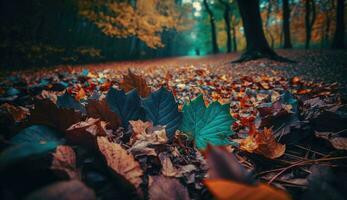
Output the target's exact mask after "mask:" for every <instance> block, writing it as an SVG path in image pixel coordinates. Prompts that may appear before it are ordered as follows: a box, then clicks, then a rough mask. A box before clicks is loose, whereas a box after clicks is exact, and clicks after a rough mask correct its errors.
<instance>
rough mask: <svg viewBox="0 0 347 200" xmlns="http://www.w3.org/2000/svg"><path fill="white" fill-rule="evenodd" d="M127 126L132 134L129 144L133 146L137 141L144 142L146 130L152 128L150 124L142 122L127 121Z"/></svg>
mask: <svg viewBox="0 0 347 200" xmlns="http://www.w3.org/2000/svg"><path fill="white" fill-rule="evenodd" d="M129 124H130V130H131V133H132V135H131V138H130V144H134V143H135V142H136V141H137V140H145V138H146V135H147V132H146V131H147V129H148V128H152V127H153V124H152V123H151V122H143V121H141V120H137V121H129Z"/></svg>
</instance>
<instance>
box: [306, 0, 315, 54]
mask: <svg viewBox="0 0 347 200" xmlns="http://www.w3.org/2000/svg"><path fill="white" fill-rule="evenodd" d="M315 20H316V5H315V2H314V0H305V31H306V34H305V36H306V41H305V48H306V49H308V48H309V47H310V41H311V37H312V27H313V24H314V22H315Z"/></svg>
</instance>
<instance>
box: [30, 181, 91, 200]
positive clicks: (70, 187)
mask: <svg viewBox="0 0 347 200" xmlns="http://www.w3.org/2000/svg"><path fill="white" fill-rule="evenodd" d="M25 199H27V200H37V199H47V200H54V199H66V200H95V199H96V196H95V193H94V191H93V190H92V189H90V188H89V187H87V186H86V185H85V184H84V183H82V182H81V181H79V180H70V181H60V182H57V183H53V184H51V185H48V186H46V187H43V188H41V189H39V190H37V191H35V192H33V193H31V194H29V195H28V196H27V197H26V198H25Z"/></svg>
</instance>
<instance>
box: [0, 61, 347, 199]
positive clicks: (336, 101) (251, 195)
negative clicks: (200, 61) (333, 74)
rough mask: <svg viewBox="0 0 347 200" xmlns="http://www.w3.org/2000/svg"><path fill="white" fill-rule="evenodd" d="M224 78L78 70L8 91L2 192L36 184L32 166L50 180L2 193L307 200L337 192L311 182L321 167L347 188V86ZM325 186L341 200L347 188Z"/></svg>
mask: <svg viewBox="0 0 347 200" xmlns="http://www.w3.org/2000/svg"><path fill="white" fill-rule="evenodd" d="M213 67H214V66H210V65H199V66H198V65H188V66H183V67H153V68H134V69H128V72H124V71H123V72H122V71H119V70H118V71H117V70H116V69H97V68H96V69H83V70H82V69H81V70H80V69H78V68H76V69H75V68H67V70H60V71H59V70H52V71H49V70H47V71H42V72H40V73H36V74H35V73H32V74H30V75H28V74H26V73H23V74H20V73H19V74H16V75H14V76H13V77H11V81H8V80H7V79H5V80H2V82H1V85H2V86H3V87H4V89H3V90H2V91H5V92H4V93H2V94H1V98H0V101H1V106H0V111H1V112H0V114H1V119H2V121H4V122H5V121H6V122H8V123H1V129H2V130H6V132H5V133H2V136H1V143H2V145H1V149H2V151H1V154H0V161H1V174H2V175H1V177H3V178H4V179H2V180H8V181H11V182H18V181H21V180H22V179H24V178H26V177H25V175H26V173H18V172H20V171H23V172H24V171H25V172H30V171H35V170H37V168H38V166H36V165H33V166H31V165H30V164H29V163H30V162H32V161H37V162H38V163H40V166H39V168H45V166H46V168H45V170H46V171H47V173H48V175H49V178H48V177H46V178H45V177H40V180H41V179H42V181H41V182H40V183H36V184H33V185H32V186H31V187H30V188H32V190H24V185H23V184H19V185H18V186H17V187H15V186H13V185H12V184H9V185H4V184H3V183H2V185H1V188H2V191H5V192H6V193H8V194H11V195H14V196H16V197H18V198H24V197H27V198H29V199H30V198H32V197H38V196H40V197H46V196H47V195H58V194H62V193H63V192H64V191H63V190H62V189H61V188H63V187H66V186H65V185H68V184H72V183H74V184H75V183H76V184H75V185H72V186H71V187H77V188H78V187H79V188H82V189H83V191H85V194H83V195H90V196H88V198H90V199H94V198H95V196H96V197H97V198H101V199H104V198H123V199H211V198H216V199H230V198H236V199H265V198H269V197H271V198H272V199H291V198H293V199H300V198H303V197H305V198H311V197H314V196H315V195H316V194H317V193H320V192H327V188H325V187H318V186H317V180H316V179H317V178H311V177H312V174H313V173H317V172H316V171H317V170H316V169H317V167H318V168H319V167H320V166H321V165H323V166H324V167H326V168H328V169H329V170H331V171H332V172H333V173H334V175H338V176H340V178H341V177H346V174H345V173H343V169H344V168H345V167H346V164H345V160H346V159H347V157H346V152H345V150H346V142H347V141H346V135H345V133H346V129H347V127H346V124H347V123H346V122H347V110H346V107H345V104H344V102H343V100H342V98H341V95H340V94H339V92H338V87H339V85H338V84H337V83H324V82H317V81H309V80H307V79H304V78H303V77H300V76H292V77H289V78H288V77H285V76H281V74H280V73H278V72H276V71H273V72H271V73H259V72H255V73H252V74H248V75H242V76H240V75H238V76H236V75H235V74H234V73H236V72H233V71H232V70H230V69H229V70H226V71H222V70H225V68H218V69H217V70H215V69H214V68H213ZM122 73H123V74H122ZM42 80H44V81H42ZM56 132H57V133H56ZM46 134H47V135H46ZM18 138H19V139H18ZM211 145H212V146H211ZM216 146H219V147H216ZM45 163H46V164H45ZM19 164H20V165H19ZM23 174H24V175H23ZM321 176H323V177H324V175H321ZM329 176H332V175H329ZM321 178H322V177H321ZM340 178H339V179H340ZM66 179H70V182H62V181H64V180H66ZM266 183H269V185H267V184H266ZM51 184H56V185H52V186H49V185H51ZM326 184H327V185H329V187H334V191H335V192H336V193H337V194H336V197H339V195H341V192H342V191H343V190H342V189H341V187H342V186H341V184H337V183H333V182H331V181H327V182H326ZM45 186H46V187H45ZM329 187H328V189H329ZM225 188H228V190H226V189H225ZM71 189H72V188H71ZM16 191H25V192H23V193H20V194H19V193H17V192H16ZM34 191H36V192H34ZM240 191H241V192H240ZM32 192H34V193H32ZM65 195H70V194H69V193H68V194H65ZM73 195H76V194H74V193H73V191H71V196H73ZM94 195H95V196H94ZM47 198H48V196H47ZM52 198H53V197H52ZM337 199H338V198H337Z"/></svg>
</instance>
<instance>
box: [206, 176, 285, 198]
mask: <svg viewBox="0 0 347 200" xmlns="http://www.w3.org/2000/svg"><path fill="white" fill-rule="evenodd" d="M204 184H205V185H206V186H207V188H208V189H209V191H210V192H211V193H212V194H213V196H214V197H215V198H216V199H218V200H230V199H237V200H246V199H252V200H268V199H271V200H272V199H273V200H290V199H291V198H290V196H289V195H288V194H287V193H286V192H283V191H281V190H278V189H274V188H272V187H271V186H269V185H267V184H263V183H262V184H258V185H255V186H252V185H245V184H242V183H236V182H234V181H231V180H226V179H207V180H205V181H204Z"/></svg>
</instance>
